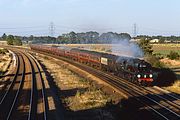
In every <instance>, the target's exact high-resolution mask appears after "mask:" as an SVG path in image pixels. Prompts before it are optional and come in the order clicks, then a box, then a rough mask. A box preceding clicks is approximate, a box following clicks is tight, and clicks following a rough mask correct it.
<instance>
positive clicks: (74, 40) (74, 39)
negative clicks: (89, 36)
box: [69, 31, 77, 43]
mask: <svg viewBox="0 0 180 120" xmlns="http://www.w3.org/2000/svg"><path fill="white" fill-rule="evenodd" d="M69 40H70V42H71V43H77V34H76V33H75V32H73V31H72V32H70V33H69Z"/></svg>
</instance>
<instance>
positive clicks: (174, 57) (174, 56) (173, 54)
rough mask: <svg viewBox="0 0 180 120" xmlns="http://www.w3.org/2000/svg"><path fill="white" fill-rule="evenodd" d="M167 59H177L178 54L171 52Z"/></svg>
mask: <svg viewBox="0 0 180 120" xmlns="http://www.w3.org/2000/svg"><path fill="white" fill-rule="evenodd" d="M167 57H168V58H169V59H171V60H175V59H179V57H180V56H179V54H178V53H177V52H175V51H171V52H170V53H169V55H167Z"/></svg>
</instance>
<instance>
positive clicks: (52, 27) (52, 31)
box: [49, 22, 55, 37]
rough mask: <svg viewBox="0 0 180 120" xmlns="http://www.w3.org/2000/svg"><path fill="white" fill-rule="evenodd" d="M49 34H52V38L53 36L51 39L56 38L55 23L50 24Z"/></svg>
mask: <svg viewBox="0 0 180 120" xmlns="http://www.w3.org/2000/svg"><path fill="white" fill-rule="evenodd" d="M49 32H50V36H51V37H54V33H55V26H54V23H53V22H51V23H50V26H49Z"/></svg>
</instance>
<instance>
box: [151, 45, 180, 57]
mask: <svg viewBox="0 0 180 120" xmlns="http://www.w3.org/2000/svg"><path fill="white" fill-rule="evenodd" d="M153 50H154V52H153V54H158V53H159V54H162V55H164V56H165V57H166V56H167V55H168V54H169V53H170V51H175V52H178V53H179V54H180V44H153Z"/></svg>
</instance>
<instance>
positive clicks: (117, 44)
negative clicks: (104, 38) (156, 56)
mask: <svg viewBox="0 0 180 120" xmlns="http://www.w3.org/2000/svg"><path fill="white" fill-rule="evenodd" d="M111 45H112V46H111V51H112V53H113V54H116V55H120V56H127V57H135V58H142V57H143V56H144V53H143V51H142V49H141V48H140V47H139V45H138V44H137V43H135V42H130V41H129V40H128V39H121V38H119V39H112V44H111Z"/></svg>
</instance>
